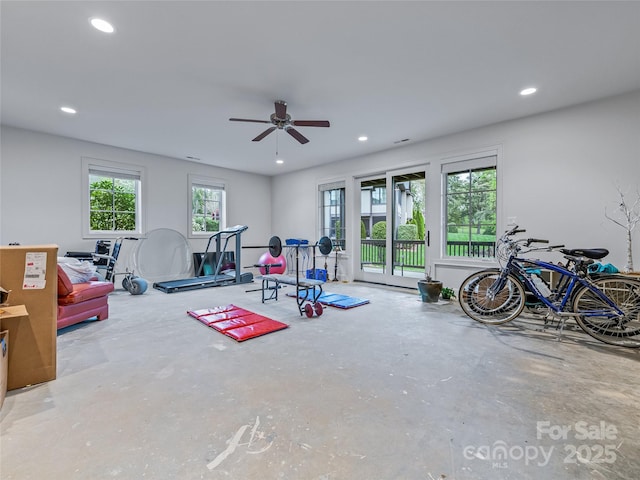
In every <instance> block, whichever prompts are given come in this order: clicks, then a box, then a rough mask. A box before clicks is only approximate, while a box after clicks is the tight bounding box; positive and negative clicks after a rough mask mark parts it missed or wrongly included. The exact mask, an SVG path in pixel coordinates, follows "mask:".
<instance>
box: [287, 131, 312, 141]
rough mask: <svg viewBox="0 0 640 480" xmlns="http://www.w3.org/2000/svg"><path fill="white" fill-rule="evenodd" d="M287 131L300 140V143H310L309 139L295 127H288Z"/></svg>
mask: <svg viewBox="0 0 640 480" xmlns="http://www.w3.org/2000/svg"><path fill="white" fill-rule="evenodd" d="M287 133H288V134H289V135H291V136H292V137H293V138H295V139H296V140H298V141H299V142H300V143H302V144H303V145H304V144H305V143H309V139H308V138H306V137H305V136H304V135H302V134H301V133H300V132H299V131H297V130H296V129H295V128H287Z"/></svg>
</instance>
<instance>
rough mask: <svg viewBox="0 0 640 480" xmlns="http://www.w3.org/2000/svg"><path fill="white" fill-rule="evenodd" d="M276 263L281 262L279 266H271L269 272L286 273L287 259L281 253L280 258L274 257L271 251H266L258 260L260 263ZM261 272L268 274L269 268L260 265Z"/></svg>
mask: <svg viewBox="0 0 640 480" xmlns="http://www.w3.org/2000/svg"><path fill="white" fill-rule="evenodd" d="M274 263H279V264H280V266H279V267H271V268H270V269H269V273H284V272H285V271H286V270H287V261H286V260H285V259H284V256H283V255H280V256H279V257H278V258H273V257H272V256H271V254H270V253H269V252H264V253H263V254H262V256H261V257H260V260H258V264H260V265H273V264H274ZM260 273H261V274H262V275H266V273H267V269H266V268H265V267H260Z"/></svg>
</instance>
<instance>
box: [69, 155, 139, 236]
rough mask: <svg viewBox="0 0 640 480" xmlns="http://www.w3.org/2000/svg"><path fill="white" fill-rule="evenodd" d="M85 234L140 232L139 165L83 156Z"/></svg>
mask: <svg viewBox="0 0 640 480" xmlns="http://www.w3.org/2000/svg"><path fill="white" fill-rule="evenodd" d="M82 160H83V170H84V172H85V175H84V178H85V182H86V183H85V188H84V191H85V192H86V200H85V201H84V202H83V210H84V213H85V214H84V215H83V231H84V234H85V236H89V237H91V236H94V235H96V236H97V235H99V236H105V235H107V236H108V235H109V234H110V233H112V234H114V235H120V234H126V233H130V234H131V233H133V234H140V233H142V230H143V225H142V215H141V209H142V206H141V204H142V201H141V199H142V195H141V194H142V176H143V169H142V167H136V166H129V165H123V164H118V163H113V162H106V161H102V160H94V159H87V158H83V159H82Z"/></svg>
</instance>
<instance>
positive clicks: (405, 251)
mask: <svg viewBox="0 0 640 480" xmlns="http://www.w3.org/2000/svg"><path fill="white" fill-rule="evenodd" d="M394 246H395V251H394V265H396V266H402V267H407V268H422V269H424V267H425V258H426V257H425V245H424V242H423V241H421V240H396V241H395V242H394ZM495 250H496V244H495V242H471V243H469V242H447V256H450V257H474V258H491V257H494V256H495ZM386 255H387V248H386V241H385V240H369V239H367V240H361V241H360V266H361V268H362V266H363V265H382V266H384V265H386V259H387V257H386Z"/></svg>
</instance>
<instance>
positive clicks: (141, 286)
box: [92, 237, 148, 295]
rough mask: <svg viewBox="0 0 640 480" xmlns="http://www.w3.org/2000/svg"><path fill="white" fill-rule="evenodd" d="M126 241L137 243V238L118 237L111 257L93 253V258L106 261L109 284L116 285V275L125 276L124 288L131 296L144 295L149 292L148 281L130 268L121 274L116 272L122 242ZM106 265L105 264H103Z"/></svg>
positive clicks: (106, 274)
mask: <svg viewBox="0 0 640 480" xmlns="http://www.w3.org/2000/svg"><path fill="white" fill-rule="evenodd" d="M124 240H134V241H137V240H138V239H137V238H134V237H118V238H117V239H116V241H115V243H114V244H113V250H112V251H111V255H108V254H104V253H93V254H92V255H93V257H95V258H96V259H97V260H103V261H104V260H106V267H107V268H106V269H105V273H104V278H105V280H106V281H107V282H113V283H116V275H124V278H123V279H122V288H124V289H125V290H127V291H128V292H129V293H130V294H131V295H142V294H143V293H144V292H146V291H147V287H148V283H147V281H146V280H145V279H144V278H142V277H138V276H137V275H135V273H134V271H133V270H132V271H129V269H128V268H126V269H125V272H123V273H120V272H117V273H116V271H115V269H116V264H117V262H118V257H119V256H120V249H121V247H122V242H123V241H124ZM96 250H97V247H96ZM101 263H103V264H104V262H101Z"/></svg>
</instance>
